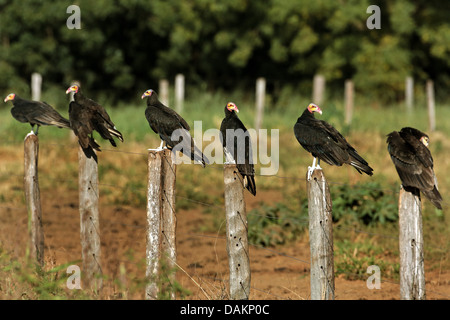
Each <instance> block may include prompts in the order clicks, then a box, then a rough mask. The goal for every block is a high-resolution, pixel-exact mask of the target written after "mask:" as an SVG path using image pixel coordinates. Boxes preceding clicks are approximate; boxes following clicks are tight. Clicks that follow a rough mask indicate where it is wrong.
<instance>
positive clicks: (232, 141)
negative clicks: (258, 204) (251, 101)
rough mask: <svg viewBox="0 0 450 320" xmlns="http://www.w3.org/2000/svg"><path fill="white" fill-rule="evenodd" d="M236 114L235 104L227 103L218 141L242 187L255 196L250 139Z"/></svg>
mask: <svg viewBox="0 0 450 320" xmlns="http://www.w3.org/2000/svg"><path fill="white" fill-rule="evenodd" d="M238 112H239V109H238V107H237V106H236V104H234V103H233V102H228V103H227V105H226V106H225V118H224V119H223V120H222V123H221V125H220V133H221V135H220V140H221V142H222V145H223V148H224V151H225V156H226V157H227V161H229V160H232V161H234V162H235V163H236V168H237V169H238V171H239V173H240V174H241V175H242V178H243V180H244V186H245V187H246V188H247V189H248V191H250V193H251V194H253V195H256V184H255V169H254V166H253V156H252V144H251V138H250V134H249V132H248V130H247V128H246V127H245V126H244V124H243V123H242V121H241V120H240V119H239V117H238V115H237V113H238Z"/></svg>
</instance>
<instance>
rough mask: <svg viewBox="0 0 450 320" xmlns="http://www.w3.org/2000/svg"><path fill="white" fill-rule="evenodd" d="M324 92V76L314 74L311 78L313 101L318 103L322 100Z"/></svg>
mask: <svg viewBox="0 0 450 320" xmlns="http://www.w3.org/2000/svg"><path fill="white" fill-rule="evenodd" d="M324 94H325V77H324V76H323V75H321V74H316V75H315V76H314V79H313V95H312V99H313V101H312V102H313V103H315V104H318V105H320V104H321V103H322V102H323V96H324Z"/></svg>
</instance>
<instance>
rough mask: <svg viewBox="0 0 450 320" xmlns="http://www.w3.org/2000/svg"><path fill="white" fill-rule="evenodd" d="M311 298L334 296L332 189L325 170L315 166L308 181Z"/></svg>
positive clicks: (330, 298) (321, 298)
mask: <svg viewBox="0 0 450 320" xmlns="http://www.w3.org/2000/svg"><path fill="white" fill-rule="evenodd" d="M306 185H307V191H308V214H309V242H310V251H311V279H310V282H311V299H312V300H334V297H335V295H334V253H333V225H332V223H333V221H332V216H331V213H332V210H331V196H330V189H329V187H328V184H327V182H326V180H325V176H324V174H323V171H322V170H320V169H316V170H314V172H313V174H312V176H311V179H310V180H309V181H307V184H306Z"/></svg>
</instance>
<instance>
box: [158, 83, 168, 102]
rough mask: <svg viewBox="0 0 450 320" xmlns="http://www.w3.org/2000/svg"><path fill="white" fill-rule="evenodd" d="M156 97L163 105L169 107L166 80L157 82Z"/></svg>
mask: <svg viewBox="0 0 450 320" xmlns="http://www.w3.org/2000/svg"><path fill="white" fill-rule="evenodd" d="M158 96H159V98H160V100H161V102H162V103H163V104H164V105H166V106H168V105H169V81H168V80H167V79H161V80H159V90H158Z"/></svg>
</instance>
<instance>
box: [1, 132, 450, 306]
mask: <svg viewBox="0 0 450 320" xmlns="http://www.w3.org/2000/svg"><path fill="white" fill-rule="evenodd" d="M18 142H20V143H22V142H23V141H19V140H9V141H4V142H3V143H4V144H8V143H18ZM45 145H46V146H58V147H63V148H72V149H78V145H76V146H68V145H66V144H59V143H46V144H45ZM102 152H105V153H108V152H112V153H123V154H129V155H137V156H145V157H147V156H148V153H142V152H134V151H124V150H117V149H108V148H106V149H105V148H103V149H102ZM171 168H172V167H171ZM208 168H209V169H213V170H223V165H214V164H212V165H208V166H206V168H205V169H208ZM8 175H9V176H11V177H17V178H19V177H20V178H23V173H22V174H18V173H15V172H9V173H8ZM238 176H239V175H238ZM255 176H258V177H261V178H264V179H271V178H276V179H285V180H294V181H304V182H305V183H306V181H307V179H306V177H305V178H300V177H291V176H280V175H276V174H275V175H261V174H255ZM43 177H44V178H45V179H47V180H48V181H52V182H58V183H67V184H75V185H77V184H78V180H75V179H54V178H50V177H48V176H43ZM39 179H42V177H41V176H40V177H39ZM240 182H241V184H242V186H243V187H244V182H243V181H242V180H241V179H240ZM327 183H328V184H330V185H341V186H342V185H348V184H347V183H342V182H338V181H328V180H327ZM98 186H99V187H103V188H118V189H122V190H127V189H128V190H130V189H131V190H133V191H142V192H146V190H147V188H146V187H135V186H133V187H128V186H127V187H123V186H118V185H114V184H106V183H99V184H98ZM364 188H367V189H370V190H374V191H382V192H395V193H398V192H396V191H393V190H392V189H383V188H370V187H367V186H364ZM175 197H176V198H177V199H183V200H186V201H189V202H192V203H195V204H198V205H201V206H204V207H208V208H217V209H221V210H225V207H224V205H219V204H216V203H208V202H204V201H199V200H196V199H191V198H189V197H185V196H181V195H175ZM442 204H443V207H448V206H449V202H448V201H445V200H444V201H443V202H442ZM0 209H4V210H6V211H9V210H14V211H24V212H27V208H26V207H25V206H24V207H17V206H14V207H11V206H5V205H0ZM329 209H330V208H327V210H329ZM172 210H173V211H175V210H174V209H173V208H172ZM247 215H256V216H260V217H264V218H267V219H283V217H276V218H275V217H272V216H266V215H261V214H257V213H252V212H248V213H247ZM60 216H61V214H60ZM67 216H71V215H70V214H67ZM290 220H291V221H292V219H290ZM294 220H296V221H297V222H298V223H299V224H305V225H307V224H308V223H309V219H307V218H304V219H302V218H297V219H294ZM117 225H120V226H122V227H126V228H133V229H141V230H143V231H145V229H146V226H145V225H140V224H126V223H123V222H111V221H108V222H107V223H105V222H103V223H102V229H103V228H107V227H108V226H117ZM334 228H337V229H342V230H345V231H348V232H355V233H361V234H367V235H369V236H377V237H384V238H393V239H398V235H397V234H396V235H393V234H380V233H374V232H367V231H364V230H359V229H356V228H349V227H344V226H340V225H338V226H335V227H334ZM96 232H97V233H98V232H99V231H98V230H96ZM181 236H188V237H200V238H211V239H215V240H222V241H226V237H224V236H219V235H208V234H195V233H182V232H181V233H180V232H178V231H177V237H181ZM116 239H119V238H116ZM143 239H145V236H144V237H143ZM119 240H120V239H119ZM124 240H129V239H128V237H126V238H124ZM134 243H139V244H140V245H143V246H145V240H142V242H140V241H134ZM422 245H424V244H422ZM249 246H251V247H254V248H257V249H260V250H266V251H268V252H271V253H273V254H276V255H279V256H282V257H284V258H286V259H290V260H293V261H297V262H301V263H304V264H306V265H310V264H311V263H310V261H308V260H306V259H302V258H299V257H295V256H291V255H288V254H286V253H283V252H282V251H280V250H275V249H272V248H268V247H265V246H263V245H259V244H255V243H251V242H249ZM425 247H427V248H429V249H433V250H436V251H440V252H442V254H443V255H446V254H447V253H448V252H447V250H446V249H445V248H440V247H432V246H429V245H425ZM52 250H54V251H60V252H64V253H67V252H68V250H67V249H65V248H53V249H52ZM119 262H123V263H127V264H133V265H138V263H135V262H132V261H128V260H119ZM97 263H98V262H97ZM99 265H100V264H99ZM178 267H179V269H180V270H182V271H183V272H185V273H186V271H185V269H183V268H182V267H181V266H178ZM341 273H342V274H345V275H346V276H348V277H352V278H359V279H360V280H366V279H367V275H363V274H359V273H352V272H341ZM188 276H189V277H191V278H192V277H193V276H192V275H189V274H188ZM200 276H201V277H202V278H203V279H208V280H212V281H220V282H226V280H225V279H220V278H212V277H209V276H208V275H200ZM381 282H382V283H390V284H395V285H400V283H399V281H394V280H389V279H382V280H381ZM251 289H254V290H257V291H260V292H262V293H265V294H267V295H270V296H272V297H275V298H277V299H284V298H283V297H281V296H278V295H274V294H272V293H270V292H268V291H266V290H263V289H260V288H257V287H255V286H253V285H252V286H251ZM286 289H287V288H286ZM427 292H430V293H433V294H436V295H439V296H442V297H445V298H450V296H449V295H446V294H443V293H440V292H437V291H435V290H429V289H427ZM205 295H206V294H205Z"/></svg>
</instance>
